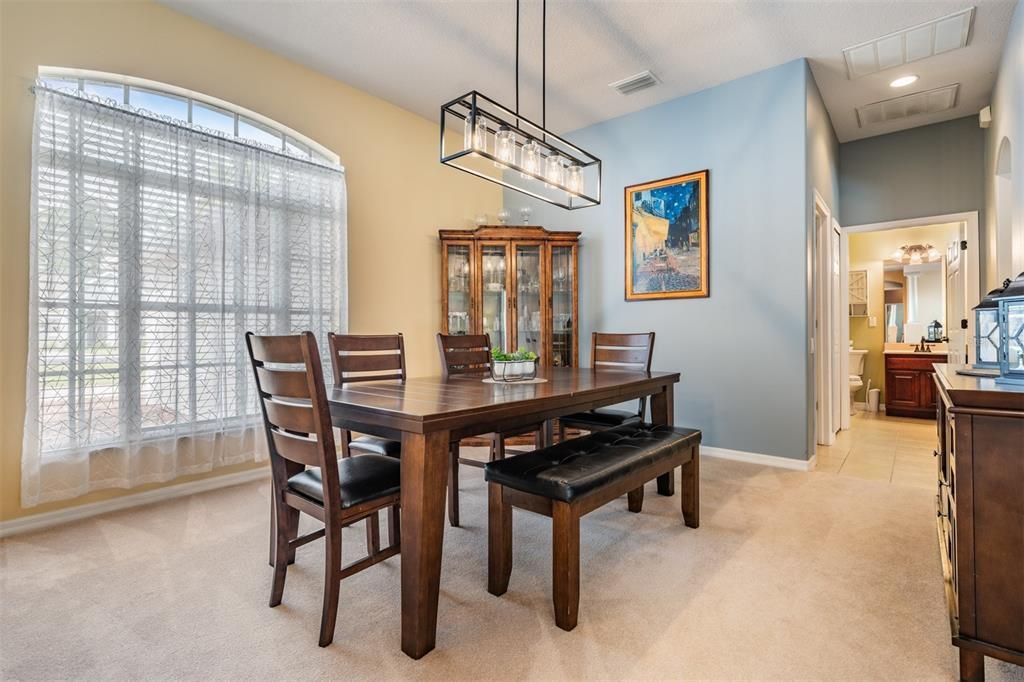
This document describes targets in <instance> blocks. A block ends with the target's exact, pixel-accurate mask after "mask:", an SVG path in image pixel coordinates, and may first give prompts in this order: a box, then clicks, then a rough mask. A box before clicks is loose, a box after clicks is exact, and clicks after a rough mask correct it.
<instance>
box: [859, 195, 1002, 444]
mask: <svg viewBox="0 0 1024 682" xmlns="http://www.w3.org/2000/svg"><path fill="white" fill-rule="evenodd" d="M940 223H964V233H965V235H966V241H967V250H966V251H965V252H962V253H961V258H962V259H963V260H962V265H961V266H962V267H966V271H965V272H964V283H965V286H966V290H965V291H964V311H963V319H966V320H967V338H968V339H972V340H973V339H974V314H973V312H972V310H971V309H972V308H974V306H976V305H978V302H979V301H981V296H982V290H981V287H982V281H981V258H980V254H979V252H978V251H979V241H978V212H977V211H967V212H964V213H946V214H943V215H934V216H925V217H922V218H907V219H904V220H887V221H884V222H880V223H867V224H864V225H851V226H849V227H844V228H843V236H844V238H846V243H847V244H848V243H849V242H848V240H849V235H851V234H856V233H858V232H877V231H879V230H898V229H900V228H903V227H924V226H927V225H938V224H940ZM840 258H842V263H843V266H844V270H845V272H844V276H845V277H846V278H848V277H849V274H848V273H849V270H850V257H849V249H842V253H840ZM840 281H847V280H846V279H844V278H842V277H841V278H840ZM840 300H841V306H840V310H846V309H847V308H848V307H849V305H850V292H849V289H848V288H846V287H844V288H843V291H842V292H841V295H840ZM951 323H955V321H951V320H946V324H947V325H949V324H951ZM846 334H847V337H849V318H846ZM848 355H849V354H848V353H847V356H848ZM974 360H975V358H974V344H973V343H968V344H967V363H968V364H969V363H972V362H974ZM847 363H849V358H848V357H847ZM848 372H849V370H847V374H846V376H849V373H848ZM847 393H849V391H847ZM844 414H847V415H848V414H849V410H846V412H844ZM843 428H849V424H847V425H846V426H844V427H843Z"/></svg>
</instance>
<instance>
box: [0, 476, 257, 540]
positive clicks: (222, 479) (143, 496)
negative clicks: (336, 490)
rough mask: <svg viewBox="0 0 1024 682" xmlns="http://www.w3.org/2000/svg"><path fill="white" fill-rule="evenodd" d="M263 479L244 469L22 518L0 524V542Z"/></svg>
mask: <svg viewBox="0 0 1024 682" xmlns="http://www.w3.org/2000/svg"><path fill="white" fill-rule="evenodd" d="M264 479H266V480H269V479H270V469H269V468H267V467H259V468H257V469H247V470H245V471H239V472H237V473H233V474H226V475H224V476H213V477H211V478H202V479H199V480H198V481H189V482H188V483H179V484H178V485H169V486H165V487H163V488H156V489H154V490H147V491H145V492H141V493H136V494H134V495H124V496H122V497H115V498H113V499H110V500H102V501H100V502H91V503H89V504H82V505H79V506H77V507H68V508H67V509H58V510H57V511H52V512H43V513H41V514H32V515H30V516H22V517H20V518H17V519H11V520H10V521H2V522H0V538H5V537H8V536H11V535H17V534H19V533H28V532H30V531H36V530H42V529H44V528H50V527H51V526H59V525H61V524H64V523H70V522H71V521H80V520H81V519H87V518H89V517H92V516H98V515H100V514H106V513H109V512H113V511H119V510H121V509H129V508H131V507H141V506H143V505H146V504H153V503H154V502H161V501H163V500H170V499H173V498H175V497H184V496H186V495H194V494H195V493H202V492H206V491H208V490H216V489H218V488H227V487H228V486H232V485H239V484H240V483H249V482H251V481H260V480H264Z"/></svg>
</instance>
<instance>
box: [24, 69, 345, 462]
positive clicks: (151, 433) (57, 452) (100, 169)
mask: <svg viewBox="0 0 1024 682" xmlns="http://www.w3.org/2000/svg"><path fill="white" fill-rule="evenodd" d="M44 68H45V67H41V68H40V77H41V78H43V79H61V80H75V81H77V83H78V86H79V87H78V90H79V92H84V90H83V88H82V86H83V84H84V83H85V82H86V81H88V82H101V83H102V82H103V81H101V79H100V78H98V77H97V76H96V75H95V74H97V72H92V71H88V72H86V71H78V70H73V69H60V70H59V72H58V70H57V69H50V70H49V71H47V72H44ZM70 72H74V73H76V74H87V75H70ZM108 75H110V76H112V77H114V74H108ZM120 78H123V79H124V80H125V81H126V82H123V83H120V85H121V86H122V87H123V89H124V100H123V101H124V102H127V103H128V105H129V106H131V105H130V96H129V94H128V93H129V92H130V88H132V87H137V88H140V89H145V90H147V91H149V92H153V93H157V94H166V95H167V96H169V97H175V98H180V99H185V100H186V101H187V102H188V112H189V119H191V117H192V116H191V114H192V108H193V102H199V103H201V104H202V105H203V106H206V107H211V108H216V109H219V110H221V111H224V112H225V113H231V114H233V116H234V127H235V131H236V133H237V131H238V121H239V120H240V117H241V118H246V119H249V120H250V121H252V122H254V124H255V125H259V126H260V127H261V128H266V129H270V130H273V131H275V132H277V133H280V135H281V140H282V150H278V151H281V152H282V154H283V155H286V156H290V157H293V158H297V159H300V160H303V159H302V157H301V156H297V155H294V154H291V153H289V152H288V151H287V148H286V145H287V144H288V143H289V142H291V143H292V144H296V145H302V147H303V148H304V149H306V150H309V153H310V156H309V158H308V159H306V160H309V161H312V162H314V163H316V162H318V161H319V162H321V165H322V164H323V163H324V162H328V161H330V159H327V158H318V157H317V156H315V155H314V154H319V155H320V157H324V154H330V155H331V157H332V158H333V159H335V160H337V158H338V157H337V155H336V154H333V152H330V151H329V150H327V149H326V148H324V147H323V146H322V145H319V144H317V143H316V142H314V141H312V140H309V139H308V138H306V137H304V136H302V135H300V134H298V133H295V132H294V131H291V129H289V128H287V127H285V126H281V125H280V124H277V123H275V122H274V121H272V120H271V119H269V118H266V117H263V116H259V115H258V114H255V113H254V112H250V111H248V110H246V109H244V108H242V107H238V106H233V105H230V104H229V103H226V102H222V101H220V100H216V99H215V98H208V97H202V98H199V97H191V96H189V95H186V94H182V92H180V91H181V89H179V88H174V87H173V86H168V85H164V84H159V83H155V82H152V81H142V80H141V79H132V78H130V77H120ZM127 81H131V82H127ZM106 82H110V83H113V82H114V81H113V80H109V81H106ZM184 92H187V91H184ZM237 142H238V143H240V144H247V143H249V142H250V141H249V140H248V139H246V138H237ZM257 145H258V142H257ZM321 152H322V153H321ZM79 153H80V152H78V151H69V152H68V154H69V157H74V156H76V155H77V154H79ZM94 161H95V163H96V164H97V167H96V168H95V169H94V173H93V174H94V175H95V176H96V177H99V178H106V179H112V180H113V179H116V178H117V177H118V174H117V172H116V171H117V168H116V166H118V164H116V163H114V162H108V161H106V160H102V159H94ZM333 165H334V169H335V170H337V171H339V172H341V173H344V168H343V167H341V165H340V163H337V162H336V161H335V162H334V164H333ZM61 168H62V169H64V170H67V172H68V173H69V174H70V173H72V170H71V168H70V167H68V168H65V166H63V165H61ZM34 172H35V171H34ZM150 180H155V181H156V182H155V183H153V182H150V183H148V184H147V186H149V187H156V188H162V187H164V186H166V185H171V184H173V177H172V176H170V175H169V174H167V173H164V172H163V171H160V170H153V171H151V177H150ZM199 184H201V185H208V186H217V187H220V185H218V184H217V183H216V182H214V181H199ZM141 189H142V187H141V186H140V187H139V188H137V190H136V191H139V190H141ZM223 189H226V190H228V193H229V194H230V190H231V188H230V187H224V188H223ZM267 205H268V206H272V207H274V208H275V209H278V210H290V211H292V212H296V213H306V212H308V210H309V209H308V207H307V206H303V205H301V204H295V205H291V204H284V203H279V202H278V201H276V200H275V201H271V202H268V204H267ZM343 229H344V228H343ZM135 248H138V245H136V246H135ZM136 294H137V295H140V294H141V291H139V292H136ZM123 304H124V301H123V300H121V299H118V300H117V301H116V302H105V303H94V302H90V303H82V302H78V303H76V304H75V305H71V304H70V303H66V302H62V301H61V300H59V299H56V298H43V296H42V294H41V292H40V293H39V294H38V295H37V302H36V305H37V306H38V307H39V309H40V310H42V309H53V310H66V311H67V312H68V314H70V313H71V312H72V310H73V309H75V308H78V309H87V308H92V309H94V310H96V311H104V312H106V311H109V310H113V311H115V312H116V311H117V310H118V309H119V308H120V307H122V306H123ZM209 306H214V308H215V309H216V310H220V309H221V308H222V306H220V305H219V304H216V305H215V304H209V303H205V302H204V303H200V302H198V301H195V300H192V301H189V302H184V303H183V302H177V301H167V302H164V301H141V300H140V301H137V307H138V309H139V311H140V312H141V314H142V316H144V315H145V313H146V312H169V313H177V314H179V315H180V314H183V313H184V314H189V315H193V316H194V315H196V314H198V313H201V312H203V309H205V308H206V307H209ZM243 308H245V309H246V310H245V312H249V313H255V314H260V315H266V316H267V317H269V318H281V317H284V318H285V319H288V318H290V317H291V316H292V315H295V314H310V315H315V314H323V313H324V312H325V310H324V309H322V308H312V307H310V308H303V307H296V306H294V305H282V304H281V303H280V302H278V301H271V302H269V303H268V304H258V305H246V306H243ZM238 310H241V308H239V309H238ZM238 310H236V312H238ZM343 310H344V304H342V308H341V310H340V311H339V310H329V311H326V312H329V313H330V314H332V315H333V314H339V313H341V315H342V317H343V316H344V313H343V312H342V311H343ZM142 319H143V318H142V317H141V316H140V318H139V320H137V322H139V323H141V322H142ZM189 329H190V330H191V332H192V334H193V336H194V335H195V333H196V329H197V327H196V326H195V324H194V322H193V323H190V325H189ZM113 353H114V354H115V355H117V356H118V359H119V362H120V361H122V360H123V358H122V357H121V351H120V350H117V349H115V350H114V351H113ZM239 363H241V365H242V370H241V371H242V375H245V373H246V369H247V364H248V363H247V360H246V359H245V358H241V357H239V358H236V359H235V360H233V361H230V362H224V363H205V362H195V361H193V362H192V363H191V365H190V366H189V372H190V375H191V376H192V380H193V381H194V378H195V372H196V371H197V370H199V369H203V368H207V367H224V368H225V369H227V368H229V367H231V366H232V365H235V366H236V371H237V369H238V367H237V366H238V365H239ZM179 366H184V365H181V364H180V363H179V364H176V365H167V367H161V366H156V365H154V366H150V367H143V366H141V365H140V367H139V374H140V376H141V375H142V374H143V373H144V372H145V371H146V370H158V369H168V368H172V367H179ZM103 371H104V370H103V369H100V368H83V367H78V366H77V362H75V361H74V360H73V359H72V360H70V361H69V368H68V369H67V370H65V371H60V372H53V371H46V372H43V371H40V372H38V373H37V377H38V378H37V381H39V382H40V383H42V382H45V381H47V380H49V379H59V378H60V377H61V376H65V377H67V380H68V391H69V393H71V392H74V391H75V390H76V388H75V387H76V386H77V385H78V384H79V383H80V382H82V381H84V378H85V377H86V376H87V375H94V374H100V373H103ZM116 376H117V380H118V381H122V380H123V377H122V376H121V374H120V373H117V375H116ZM239 388H240V392H239V395H238V396H236V403H237V404H238V407H239V412H238V414H234V415H230V416H225V417H214V418H198V412H197V406H196V400H195V394H194V391H193V393H192V404H191V405H190V406H189V409H190V415H191V419H187V420H180V421H175V422H173V423H166V424H149V425H146V424H143V423H142V422H141V421H138V423H132V424H130V425H129V424H128V423H127V422H126V421H125V418H124V415H122V416H121V422H120V424H119V433H118V434H117V435H111V436H108V437H106V438H99V439H96V440H94V441H91V442H90V443H89V444H88V445H87V446H84V447H88V448H90V449H91V450H92V453H91V454H93V455H95V454H97V453H101V452H102V451H103V450H105V449H107V448H110V447H117V445H118V443H123V442H126V441H128V440H131V439H132V436H131V435H129V433H127V432H126V430H125V429H126V428H128V427H129V426H130V427H131V428H129V432H130V433H131V434H137V438H138V442H140V443H149V442H154V441H159V440H163V439H165V438H173V437H175V436H174V429H175V427H176V426H178V425H185V424H187V425H191V426H192V427H193V431H192V435H194V436H200V435H203V434H212V433H223V432H230V431H232V430H233V429H235V428H238V427H239V426H241V425H243V424H245V422H246V420H248V419H250V418H252V417H254V416H257V415H258V411H252V412H250V411H248V410H246V404H247V403H248V402H249V398H250V397H251V396H250V395H249V394H250V391H249V390H248V388H249V387H248V385H247V384H246V385H242V386H239ZM124 391H125V388H124V387H123V386H122V387H120V388H119V392H124ZM128 392H129V393H132V391H131V390H130V391H128ZM134 397H137V396H134ZM74 405H75V399H74V396H73V395H72V396H69V399H68V409H69V410H72V411H73V410H74V409H76V408H75V407H74ZM142 416H143V415H142V413H141V412H139V413H138V414H132V415H130V418H131V419H133V420H136V421H137V420H139V419H140V418H141V417H142ZM76 419H78V417H76V416H74V415H72V416H70V417H69V420H68V421H69V424H73V423H74V422H75V420H76ZM82 447H83V444H73V445H70V446H66V447H55V448H50V449H41V450H40V453H39V454H40V459H41V461H43V462H48V461H59V460H61V459H64V458H65V457H66V456H67V455H68V454H69V453H73V452H76V451H79V450H81V449H82Z"/></svg>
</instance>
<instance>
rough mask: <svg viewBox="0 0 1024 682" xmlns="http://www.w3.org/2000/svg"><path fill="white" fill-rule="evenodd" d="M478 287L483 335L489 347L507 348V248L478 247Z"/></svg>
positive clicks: (490, 245) (491, 245) (485, 245)
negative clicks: (479, 289) (479, 266)
mask: <svg viewBox="0 0 1024 682" xmlns="http://www.w3.org/2000/svg"><path fill="white" fill-rule="evenodd" d="M480 250H481V261H482V263H481V269H480V285H481V289H482V296H481V301H482V309H481V317H480V319H481V322H482V330H483V333H485V334H487V335H488V336H490V337H491V347H500V348H503V349H505V348H506V347H507V346H508V279H507V277H508V248H507V247H506V246H505V245H503V244H484V245H483V246H481V249H480Z"/></svg>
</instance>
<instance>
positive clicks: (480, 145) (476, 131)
mask: <svg viewBox="0 0 1024 682" xmlns="http://www.w3.org/2000/svg"><path fill="white" fill-rule="evenodd" d="M473 149H475V150H476V151H478V152H486V151H487V120H486V119H485V118H484V117H483V116H477V117H476V124H475V125H474V126H473Z"/></svg>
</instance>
